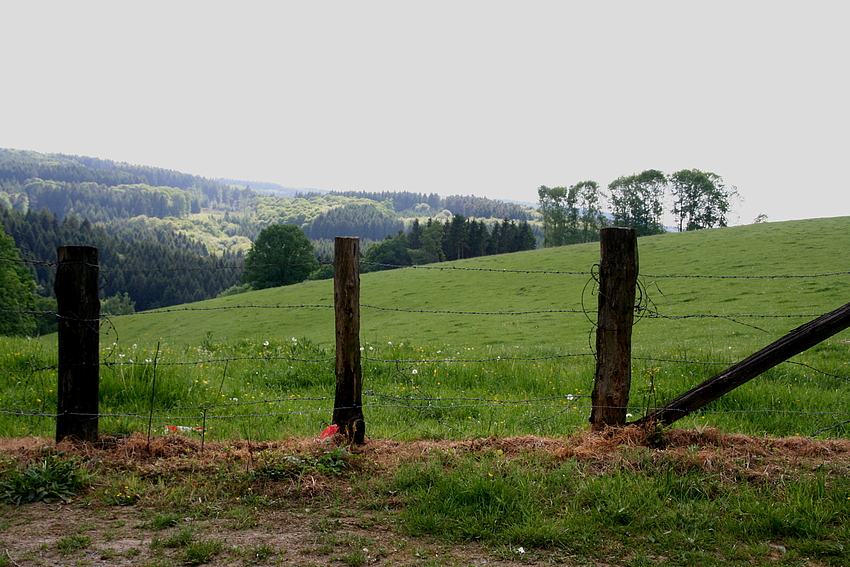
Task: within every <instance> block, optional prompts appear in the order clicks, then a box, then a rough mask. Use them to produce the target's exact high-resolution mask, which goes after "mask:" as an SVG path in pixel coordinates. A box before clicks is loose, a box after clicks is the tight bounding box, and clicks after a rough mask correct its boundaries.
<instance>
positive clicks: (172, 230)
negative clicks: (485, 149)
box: [0, 148, 542, 310]
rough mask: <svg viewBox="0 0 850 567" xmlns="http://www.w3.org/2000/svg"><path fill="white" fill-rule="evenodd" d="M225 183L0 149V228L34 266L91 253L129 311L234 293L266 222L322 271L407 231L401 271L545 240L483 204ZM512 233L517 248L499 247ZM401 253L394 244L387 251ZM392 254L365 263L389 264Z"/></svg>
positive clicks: (518, 209)
mask: <svg viewBox="0 0 850 567" xmlns="http://www.w3.org/2000/svg"><path fill="white" fill-rule="evenodd" d="M227 181H228V182H226V183H225V182H223V181H222V180H214V179H207V178H204V177H199V176H196V175H190V174H186V173H181V172H177V171H172V170H167V169H162V168H157V167H150V166H140V165H131V164H128V163H123V162H115V161H111V160H104V159H99V158H92V157H83V156H71V155H63V154H42V153H38V152H34V151H25V150H13V149H2V148H0V224H2V228H3V230H4V232H5V233H6V234H8V235H9V236H11V237H12V238H13V239H14V241H15V246H16V247H17V248H19V249H20V251H21V256H22V257H23V258H24V259H26V260H31V261H34V262H52V261H54V260H55V256H56V249H57V248H58V247H59V246H62V245H79V244H83V245H91V246H97V247H98V248H99V249H100V258H101V265H102V271H103V273H104V283H103V289H102V294H103V297H104V298H109V297H113V298H122V301H123V302H124V304H127V303H130V304H132V303H134V304H135V309H136V310H144V309H150V308H154V307H165V306H168V305H175V304H179V303H186V302H190V301H197V300H201V299H207V298H211V297H215V296H216V295H217V294H219V293H221V292H222V291H223V290H225V289H228V288H230V287H232V286H234V285H236V284H238V283H239V281H240V273H241V266H242V260H243V258H244V255H245V254H246V253H247V251H248V250H249V248H250V246H251V243H252V241H253V240H254V239H256V237H257V235H258V234H259V233H260V231H261V230H262V229H263V228H264V227H266V226H269V225H272V224H295V225H297V226H298V227H299V228H301V229H302V230H303V231H304V233H305V234H306V235H307V236H308V237H309V238H310V239H311V240H312V241H313V243H314V246H315V251H316V256H317V258H318V259H319V260H321V261H324V262H329V261H331V260H332V259H333V247H332V239H333V238H334V237H335V236H343V235H344V236H359V237H360V238H361V239H362V246H361V249H362V250H363V251H364V253H365V252H367V251H368V249H369V248H370V246H371V245H373V244H374V243H377V242H382V243H384V241H385V239H387V238H388V237H395V236H398V235H400V234H406V233H409V232H410V230H411V228H412V229H413V230H414V234H413V235H412V236H413V238H412V241H411V242H407V243H406V245H408V246H409V248H410V249H411V250H410V254H408V256H406V257H405V261H404V262H403V264H405V265H406V264H409V263H411V262H412V263H425V262H430V261H438V260H441V259H445V258H455V257H468V256H471V255H480V254H491V253H500V252H508V251H516V250H524V249H529V248H533V247H534V246H535V245H536V244H537V242H539V241H540V240H541V238H542V232H541V228H540V218H541V216H540V214H539V213H538V212H537V211H536V210H535V209H533V208H531V207H525V206H522V205H517V204H513V203H503V202H501V201H493V200H490V199H485V198H481V197H467V196H449V197H440V196H439V195H437V194H436V193H431V194H427V195H426V194H423V193H412V192H404V191H399V192H391V193H387V192H384V193H349V192H337V193H328V192H319V191H310V192H306V193H302V192H298V191H297V190H289V189H286V188H283V187H281V186H279V185H276V184H273V183H262V182H253V183H248V182H239V181H233V180H227ZM473 219H474V220H473ZM517 223H519V224H517ZM425 226H427V227H430V228H429V229H428V231H427V234H426V235H425V240H424V241H422V239H421V238H420V235H418V234H417V231H418V230H419V227H425ZM514 228H515V229H516V232H517V234H519V232H520V231H521V233H522V237H521V238H519V237H517V238H513V237H511V238H503V237H502V233H503V232H504V231H505V230H507V231H513V230H514ZM482 231H483V232H482ZM492 235H495V236H494V237H492ZM459 239H460V241H459ZM465 239H471V240H469V241H468V242H467V241H466V240H465ZM485 241H486V242H485ZM402 244H405V242H404V241H403V239H397V240H396V241H395V242H394V243H393V247H394V248H396V249H398V248H399V247H400V246H401V245H402ZM389 248H390V247H389V246H388V245H387V247H386V248H385V249H384V252H385V253H384V254H381V255H377V254H373V256H375V257H380V258H383V259H385V260H386V259H388V258H389V257H388V256H387V254H386V252H387V251H388V249H389ZM423 250H424V251H423ZM473 251H474V252H473ZM459 255H460V256H459ZM407 257H410V260H409V261H407V259H406V258H407ZM387 263H391V262H387ZM195 268H197V269H195ZM209 268H219V269H215V270H210V269H209ZM30 269H31V272H32V273H33V276H34V278H35V280H36V283H37V291H38V293H39V294H40V295H41V296H43V297H51V296H52V294H53V290H52V277H53V274H52V272H51V270H50V268H49V267H48V266H44V265H41V264H37V263H33V264H31V265H30ZM326 272H327V270H324V272H323V274H324V275H325V276H326V275H327V273H326ZM323 274H317V275H316V277H322V275H323Z"/></svg>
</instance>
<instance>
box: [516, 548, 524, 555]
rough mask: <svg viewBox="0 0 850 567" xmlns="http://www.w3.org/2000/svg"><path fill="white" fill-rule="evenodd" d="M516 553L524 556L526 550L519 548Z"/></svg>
mask: <svg viewBox="0 0 850 567" xmlns="http://www.w3.org/2000/svg"><path fill="white" fill-rule="evenodd" d="M515 553H519V554H520V555H522V554H523V553H525V549H523V548H522V547H517V548H516V551H515Z"/></svg>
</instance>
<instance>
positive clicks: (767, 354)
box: [635, 303, 850, 424]
mask: <svg viewBox="0 0 850 567" xmlns="http://www.w3.org/2000/svg"><path fill="white" fill-rule="evenodd" d="M848 327H850V303H848V304H846V305H844V306H842V307H839V308H838V309H836V310H835V311H830V312H829V313H827V314H826V315H821V316H820V317H818V318H817V319H814V320H812V321H809V322H808V323H806V324H805V325H802V326H800V327H797V328H796V329H794V330H793V331H791V332H790V333H788V334H787V335H785V336H784V337H782V338H781V339H778V340H776V341H774V342H772V343H771V344H769V345H768V346H766V347H764V348H763V349H761V350H760V351H758V352H757V353H755V354H751V355H750V356H748V357H747V358H745V359H744V360H742V361H741V362H739V363H738V364H735V365H734V366H730V367H729V368H727V369H726V370H724V371H723V372H721V373H720V374H715V375H714V376H712V377H711V378H709V379H708V380H706V381H705V382H703V383H702V384H700V385H699V386H696V387H695V388H693V389H691V390H689V391H687V392H685V393H684V394H682V395H681V396H679V397H678V398H676V399H675V400H673V401H671V402H670V403H668V404H666V405H665V406H664V407H662V408H659V409H657V410H655V411H654V412H652V413H650V414H649V415H647V416H646V417H643V418H641V419H639V420H637V421H636V422H635V423H637V424H655V423H663V424H670V423H673V422H674V421H676V420H677V419H680V418H682V417H685V416H686V415H688V414H689V413H691V412H693V411H696V410H698V409H699V408H701V407H703V406H704V405H706V404H708V403H711V402H713V401H714V400H716V399H717V398H719V397H720V396H722V395H723V394H726V393H728V392H731V391H732V390H734V389H735V388H737V387H738V386H740V385H741V384H744V383H745V382H748V381H749V380H752V379H753V378H755V377H756V376H758V375H759V374H761V373H762V372H765V371H766V370H769V369H770V368H773V367H774V366H776V365H777V364H779V363H781V362H785V361H786V360H788V359H789V358H791V357H792V356H796V355H798V354H800V353H801V352H803V351H805V350H808V349H810V348H812V347H813V346H815V345H816V344H818V343H819V342H821V341H824V340H826V339H828V338H829V337H831V336H832V335H834V334H836V333H840V332H841V331H843V330H844V329H847V328H848Z"/></svg>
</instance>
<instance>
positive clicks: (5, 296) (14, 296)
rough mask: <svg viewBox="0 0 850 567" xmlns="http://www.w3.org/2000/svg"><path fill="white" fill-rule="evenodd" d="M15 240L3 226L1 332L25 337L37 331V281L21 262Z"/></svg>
mask: <svg viewBox="0 0 850 567" xmlns="http://www.w3.org/2000/svg"><path fill="white" fill-rule="evenodd" d="M19 261H20V255H19V253H18V249H17V248H15V241H14V240H12V237H11V236H7V235H6V233H5V232H3V229H2V227H0V335H7V336H26V335H30V334H32V333H33V331H35V316H34V315H33V314H32V313H23V311H33V310H34V309H35V294H34V292H33V291H34V289H35V282H34V281H33V278H32V275H30V273H29V271H28V270H27V268H26V267H25V266H24V265H23V264H20V263H18V262H19Z"/></svg>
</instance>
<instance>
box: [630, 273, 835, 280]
mask: <svg viewBox="0 0 850 567" xmlns="http://www.w3.org/2000/svg"><path fill="white" fill-rule="evenodd" d="M847 275H850V272H829V273H826V274H796V275H776V274H774V275H753V276H740V275H739V276H716V275H693V274H691V275H687V274H681V275H677V274H666V275H663V274H638V277H642V278H658V279H661V278H705V279H720V280H758V279H795V278H803V279H808V278H827V277H833V276H847Z"/></svg>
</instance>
